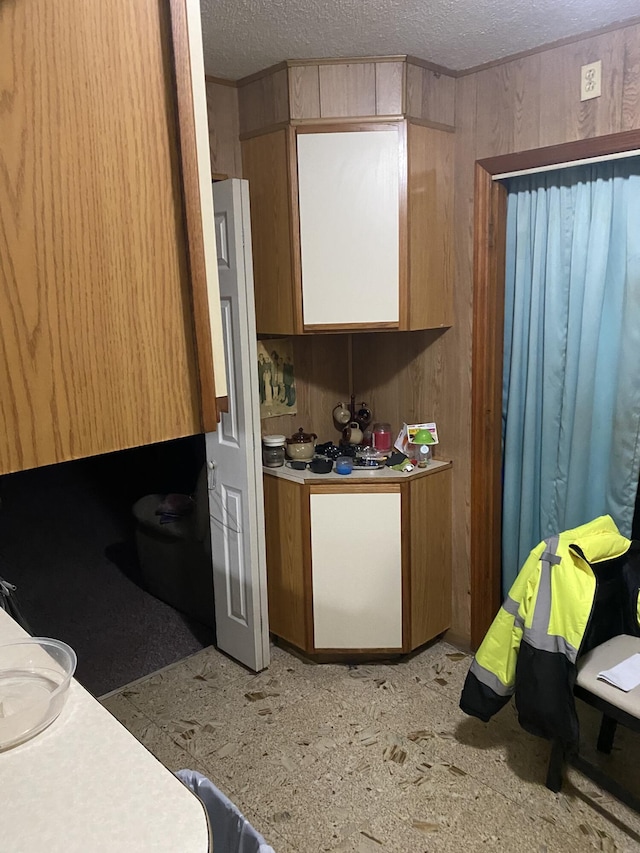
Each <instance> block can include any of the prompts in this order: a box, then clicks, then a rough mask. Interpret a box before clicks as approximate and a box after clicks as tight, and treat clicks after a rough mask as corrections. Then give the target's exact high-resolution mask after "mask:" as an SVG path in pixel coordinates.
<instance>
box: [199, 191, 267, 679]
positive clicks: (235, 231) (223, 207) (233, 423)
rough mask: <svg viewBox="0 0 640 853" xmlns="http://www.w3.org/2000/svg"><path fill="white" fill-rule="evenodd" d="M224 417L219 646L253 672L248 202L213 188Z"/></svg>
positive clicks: (215, 506) (218, 525)
mask: <svg viewBox="0 0 640 853" xmlns="http://www.w3.org/2000/svg"><path fill="white" fill-rule="evenodd" d="M214 206H215V230H216V242H217V246H218V276H219V280H220V299H221V305H222V331H223V341H224V350H225V363H226V365H227V395H228V400H229V407H228V411H227V412H224V413H223V414H222V417H221V421H220V425H219V427H218V430H217V431H216V432H214V433H209V434H207V437H206V442H207V463H208V465H209V471H210V473H209V506H210V515H211V542H212V552H213V586H214V595H215V608H216V635H217V644H218V646H219V647H220V648H221V649H222V650H223V651H225V652H227V653H228V654H230V655H231V656H232V657H234V658H236V659H237V660H239V661H241V662H242V663H244V664H245V665H246V666H248V667H250V668H251V669H254V670H260V669H263V668H264V667H266V666H267V665H268V664H269V633H268V617H267V576H266V556H265V533H264V503H263V489H262V460H261V446H260V412H259V402H258V376H257V364H258V355H257V347H256V330H255V308H254V301H253V277H252V275H251V237H250V231H249V227H250V226H249V194H248V185H247V182H246V181H240V180H238V179H233V180H230V181H224V182H222V183H219V184H215V186H214Z"/></svg>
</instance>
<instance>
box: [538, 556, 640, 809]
mask: <svg viewBox="0 0 640 853" xmlns="http://www.w3.org/2000/svg"><path fill="white" fill-rule="evenodd" d="M634 559H637V558H634ZM624 560H625V558H617V559H614V560H608V561H606V562H605V563H602V564H600V565H594V566H593V571H594V573H595V575H596V596H595V600H594V605H593V607H594V609H593V614H592V618H591V620H590V627H589V628H588V630H587V632H586V634H585V637H584V641H583V649H582V654H581V656H580V657H579V659H578V661H577V670H578V672H577V677H576V684H575V687H574V695H575V696H576V698H578V699H581V700H582V701H584V702H586V703H587V704H589V705H591V706H593V707H594V708H596V709H597V710H598V711H601V712H602V715H603V716H602V722H601V725H600V733H599V736H598V742H597V748H598V751H599V752H603V753H610V752H611V749H612V747H613V740H614V737H615V733H616V728H617V725H618V723H620V724H622V725H623V726H626V727H627V728H629V729H632V730H634V731H640V686H639V687H636V688H635V689H634V690H631V691H629V692H628V693H625V692H624V691H622V690H618V688H616V687H612V686H611V685H609V684H606V683H605V682H603V681H598V673H599V672H602V671H603V670H606V669H611V667H612V666H615V665H616V664H618V663H620V662H621V661H623V660H625V659H626V658H628V657H630V656H631V655H633V654H635V653H640V636H630V635H629V634H628V633H626V632H627V631H629V630H637V616H636V615H635V613H633V612H631V611H632V609H633V608H631V607H630V603H629V601H628V594H627V593H626V591H625V590H626V587H625V584H624V579H623V572H624ZM633 605H634V607H635V602H633ZM596 616H597V618H595V617H596ZM566 764H571V765H572V766H573V767H575V768H576V769H577V770H579V771H580V772H581V773H583V774H584V775H585V776H587V777H588V778H589V779H591V780H592V781H593V782H595V783H596V784H597V785H599V786H600V787H601V788H603V789H604V790H606V791H608V792H609V793H610V794H613V796H614V797H616V798H617V799H619V800H620V801H621V802H623V803H625V804H626V805H628V806H629V807H630V808H632V809H634V810H636V811H638V812H640V800H639V799H638V798H637V797H635V796H634V795H633V794H632V793H631V792H630V791H628V790H627V789H626V788H624V787H623V786H622V785H621V784H619V783H618V782H617V781H616V780H615V779H612V778H611V777H610V776H608V775H607V774H606V773H604V771H603V770H601V769H600V768H599V767H597V766H596V765H595V764H592V763H591V762H590V761H588V760H587V759H586V758H585V757H584V756H582V755H581V754H580V749H579V746H578V747H577V748H576V749H567V746H566V744H564V743H563V742H562V741H560V740H554V741H553V742H552V747H551V756H550V759H549V766H548V770H547V780H546V786H547V788H549V789H550V790H551V791H553V792H554V793H557V792H558V791H560V789H561V787H562V779H563V775H564V768H565V765H566Z"/></svg>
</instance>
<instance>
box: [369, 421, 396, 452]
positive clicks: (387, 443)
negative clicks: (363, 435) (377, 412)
mask: <svg viewBox="0 0 640 853" xmlns="http://www.w3.org/2000/svg"><path fill="white" fill-rule="evenodd" d="M392 444H393V439H392V437H391V424H388V423H384V422H381V423H376V424H374V425H373V427H372V428H371V446H372V447H375V449H376V450H380V451H382V452H383V453H388V452H389V451H390V450H391V445H392Z"/></svg>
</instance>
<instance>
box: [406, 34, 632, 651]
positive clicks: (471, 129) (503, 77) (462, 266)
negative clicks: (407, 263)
mask: <svg viewBox="0 0 640 853" xmlns="http://www.w3.org/2000/svg"><path fill="white" fill-rule="evenodd" d="M597 59H602V96H601V97H600V98H596V99H593V100H591V101H584V102H581V101H580V66H581V65H584V64H585V63H589V62H594V61H595V60H597ZM455 125H456V134H455V136H456V157H455V181H456V185H455V217H454V219H455V240H456V283H455V288H454V300H455V306H454V307H455V324H454V326H453V327H452V329H451V330H450V331H449V332H447V333H446V334H444V335H442V337H441V338H440V339H439V340H437V341H436V342H435V343H434V344H433V345H432V346H430V347H429V348H428V349H427V350H425V352H424V354H423V356H422V359H421V366H422V368H423V369H424V370H425V372H426V373H427V375H438V376H439V377H440V378H439V382H438V388H439V389H440V390H439V391H438V392H437V393H442V399H441V400H440V402H439V404H438V407H437V409H438V412H439V413H440V414H439V416H438V428H439V432H440V439H441V445H440V448H441V450H442V451H443V452H444V454H445V455H450V456H451V457H452V458H453V459H454V478H453V524H454V527H453V572H454V577H453V581H454V594H453V619H452V634H453V635H454V636H455V637H459V638H466V637H468V636H469V629H470V622H469V613H470V599H469V544H470V538H469V537H470V532H469V519H470V506H469V501H470V466H471V457H472V454H476V453H482V452H483V449H482V448H481V447H471V437H470V429H471V340H472V338H471V331H472V304H473V201H474V163H475V160H477V159H481V158H484V157H491V156H497V155H501V154H509V153H513V152H516V151H523V150H528V149H531V148H537V147H542V146H547V145H555V144H561V143H565V142H572V141H575V140H578V139H587V138H592V137H596V136H601V135H604V134H608V133H616V132H619V131H623V130H631V129H634V128H640V26H638V25H635V26H631V27H626V28H622V29H619V30H615V31H613V32H609V33H605V34H602V35H599V36H595V37H592V38H588V39H583V40H581V41H577V42H575V43H573V44H569V45H564V46H562V47H556V48H551V49H549V50H546V51H542V52H539V53H534V54H531V55H529V56H527V57H524V58H521V59H515V60H513V61H511V62H505V63H501V64H496V65H495V66H493V67H490V68H486V69H484V70H480V71H477V72H475V73H473V74H469V75H466V76H461V77H459V78H458V79H457V81H456V116H455Z"/></svg>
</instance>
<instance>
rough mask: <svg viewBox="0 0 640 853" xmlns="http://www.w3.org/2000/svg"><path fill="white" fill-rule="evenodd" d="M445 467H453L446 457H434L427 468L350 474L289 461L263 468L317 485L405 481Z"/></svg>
mask: <svg viewBox="0 0 640 853" xmlns="http://www.w3.org/2000/svg"><path fill="white" fill-rule="evenodd" d="M444 468H451V462H450V461H449V460H446V459H432V460H431V462H429V465H428V466H427V467H426V468H414V469H413V471H394V470H393V469H392V468H387V467H386V466H385V467H384V468H373V469H367V468H354V469H353V471H352V472H351V473H350V474H336V472H335V469H334V470H333V471H332V472H331V473H330V474H314V473H313V472H312V471H309V469H308V468H305V469H304V470H303V471H299V470H297V469H296V468H289V466H288V465H287V463H286V462H285V464H284V465H281V466H280V467H279V468H266V467H264V468H263V469H262V470H263V471H264V473H265V474H270V475H271V476H272V477H281V478H282V479H283V480H291V481H292V482H294V483H309V484H313V485H317V484H318V483H334V484H335V483H336V482H339V483H343V484H344V485H345V486H348V485H349V483H389V482H396V483H403V482H405V480H411V479H412V478H414V477H424V476H427V475H429V474H435V473H436V472H437V471H442V470H443V469H444Z"/></svg>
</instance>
